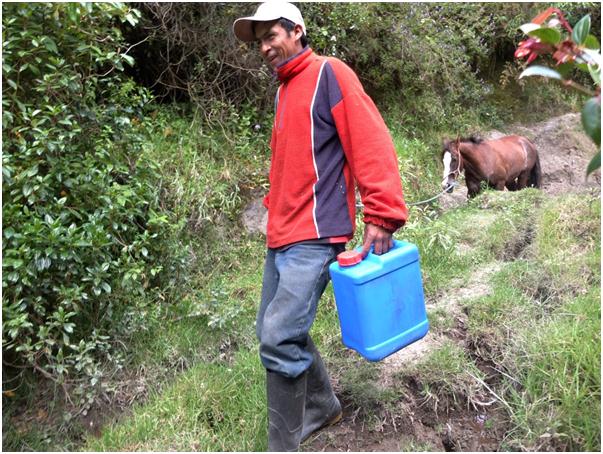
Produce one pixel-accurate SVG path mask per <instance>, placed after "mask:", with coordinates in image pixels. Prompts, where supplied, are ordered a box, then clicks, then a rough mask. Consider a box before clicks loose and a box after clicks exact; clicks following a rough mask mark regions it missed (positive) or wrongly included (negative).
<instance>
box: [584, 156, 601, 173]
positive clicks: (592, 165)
mask: <svg viewBox="0 0 603 454" xmlns="http://www.w3.org/2000/svg"><path fill="white" fill-rule="evenodd" d="M600 167H601V150H599V152H598V153H597V154H596V155H595V156H594V157H593V158H592V159H591V160H590V162H589V163H588V167H587V168H586V175H589V174H590V173H592V172H594V171H595V170H597V169H599V168H600Z"/></svg>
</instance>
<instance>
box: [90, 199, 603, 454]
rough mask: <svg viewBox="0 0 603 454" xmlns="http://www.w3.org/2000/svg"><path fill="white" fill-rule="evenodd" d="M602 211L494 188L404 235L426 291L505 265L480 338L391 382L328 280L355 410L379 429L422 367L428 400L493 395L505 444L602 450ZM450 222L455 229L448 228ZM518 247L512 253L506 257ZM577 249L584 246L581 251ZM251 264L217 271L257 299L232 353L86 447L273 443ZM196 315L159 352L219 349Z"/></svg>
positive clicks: (462, 403) (466, 400)
mask: <svg viewBox="0 0 603 454" xmlns="http://www.w3.org/2000/svg"><path fill="white" fill-rule="evenodd" d="M484 212H488V214H484ZM492 213H494V214H495V216H492ZM563 216H571V218H572V219H579V220H580V226H577V225H576V226H568V225H567V223H564V222H560V221H561V219H560V218H562V217H563ZM599 219H600V209H599V208H598V206H597V204H596V203H595V201H593V200H590V199H589V198H588V197H586V196H582V197H580V196H566V197H558V198H554V199H550V200H545V199H543V197H542V196H541V195H540V194H539V193H538V192H537V191H522V192H520V193H494V192H487V193H486V194H484V195H483V196H480V197H478V198H477V199H476V200H475V201H473V202H471V203H470V204H468V205H467V206H466V207H464V208H460V209H458V210H455V211H452V212H448V213H446V214H444V215H442V216H441V217H439V218H438V219H433V220H431V221H425V220H423V222H426V224H424V225H425V229H423V230H422V229H420V225H417V227H416V228H414V229H411V230H410V232H405V233H410V236H412V237H413V239H414V240H416V241H417V242H418V243H421V242H423V244H424V245H425V247H424V248H423V249H422V260H423V273H424V276H425V277H426V280H429V281H431V282H432V286H431V287H427V286H426V287H427V296H428V297H430V295H431V296H433V295H436V294H438V292H442V291H443V290H444V289H446V288H447V286H450V285H454V282H461V285H463V284H462V283H463V282H465V281H463V279H460V278H459V276H460V277H462V276H463V275H465V274H467V273H469V274H470V273H472V272H475V270H477V269H479V268H480V267H483V266H486V265H489V264H491V263H493V262H497V263H499V264H500V270H499V271H497V272H495V273H494V274H493V275H492V276H491V277H490V285H491V286H492V291H491V292H489V293H488V294H487V295H484V296H480V297H478V298H474V299H469V300H464V301H461V302H460V304H461V305H462V307H464V308H465V313H466V316H467V325H466V329H467V334H466V336H467V340H466V345H470V346H472V348H471V349H470V350H467V349H465V348H464V347H463V346H462V345H460V344H458V343H455V342H453V341H447V342H444V343H443V344H442V345H441V346H440V347H439V348H437V349H436V350H435V351H433V352H431V353H430V354H429V355H427V356H426V357H425V358H424V360H423V361H422V362H420V363H419V364H417V365H416V366H413V367H412V368H407V369H406V370H404V372H403V373H402V375H401V376H399V377H398V378H399V379H400V380H399V382H398V383H397V384H394V385H393V386H392V387H391V388H388V389H384V388H382V387H381V386H380V385H379V384H378V380H377V379H378V373H379V371H378V368H377V367H376V366H375V365H374V364H371V363H367V362H365V361H364V360H362V359H361V358H359V357H358V355H355V354H353V353H351V352H349V351H346V350H344V349H342V348H341V341H340V338H339V329H338V320H337V315H336V310H335V304H334V298H333V294H332V290H331V288H330V287H329V288H328V289H327V292H326V294H325V296H324V297H323V300H322V302H321V305H320V306H319V311H318V317H317V320H316V323H315V324H314V327H313V330H312V335H313V337H314V339H315V341H316V343H317V344H318V346H319V348H320V350H321V351H322V352H323V356H324V357H325V361H326V362H327V364H328V366H329V369H330V370H331V373H332V374H333V375H334V376H336V377H338V382H339V389H340V392H341V393H342V395H344V396H347V397H346V399H348V400H349V401H350V403H351V404H352V405H353V406H354V408H361V409H362V410H363V411H362V414H361V417H363V418H365V420H366V421H367V423H368V425H369V426H370V421H372V420H374V421H378V420H379V416H380V414H381V412H383V411H387V412H390V413H391V412H392V411H395V409H396V405H399V403H400V402H402V401H403V400H404V395H405V394H404V393H405V392H408V390H407V389H406V388H405V384H404V383H405V380H404V378H405V377H409V376H412V377H413V379H414V380H416V381H417V382H418V383H419V384H420V390H421V394H422V397H423V399H424V401H425V402H426V403H427V404H428V405H430V406H431V408H433V410H434V411H437V412H440V413H446V411H448V410H449V409H451V408H458V407H466V406H467V405H468V404H470V403H471V402H484V401H488V400H490V399H491V398H492V394H491V393H492V392H494V393H496V396H497V397H498V398H499V399H500V400H499V402H498V403H499V405H500V406H501V408H503V409H504V411H505V412H506V414H507V417H508V421H509V427H510V428H511V429H510V430H509V431H508V432H507V434H506V436H505V440H504V444H503V445H502V448H507V449H528V450H547V449H551V450H553V449H554V450H557V449H571V450H595V451H596V450H598V448H599V447H600V397H601V396H600V305H599V298H600V276H599V271H598V269H597V268H596V266H595V265H597V264H598V263H599V262H598V261H597V258H598V257H600V246H599V244H600V232H599V227H598V225H599ZM450 224H451V225H454V226H455V228H454V229H448V228H447V225H450ZM476 225H480V227H479V228H478V227H476ZM528 226H530V228H529V229H528V228H527V227H528ZM434 232H439V233H440V234H441V235H442V238H448V240H447V241H449V242H450V243H451V244H452V245H456V244H458V242H459V240H460V239H461V238H465V239H466V240H467V241H468V242H469V243H470V244H472V245H473V247H472V248H470V249H465V250H463V251H459V249H458V248H457V247H456V246H454V247H450V248H449V249H447V248H446V247H444V245H443V242H444V240H442V239H440V240H436V241H437V242H436V241H433V242H432V244H431V245H429V235H430V234H433V233H434ZM517 244H521V247H520V248H518V247H516V245H517ZM243 247H244V246H243ZM247 247H248V248H249V249H243V250H247V251H249V252H252V251H253V252H257V251H258V250H259V249H260V248H261V247H262V246H261V245H260V244H257V245H254V246H249V245H248V246H247ZM506 250H511V251H513V254H507V253H504V251H506ZM567 250H571V251H573V253H572V254H571V255H570V256H569V257H568V256H567V254H566V252H565V251H567ZM233 256H236V254H234V255H233ZM442 257H448V260H449V263H453V264H455V265H458V267H459V268H458V270H457V271H456V272H453V273H450V272H448V271H449V270H446V269H444V268H442V267H441V266H439V265H438V261H439V260H441V259H442ZM239 260H240V264H239V267H237V268H236V271H238V272H232V273H228V276H229V278H228V279H224V278H223V277H220V276H221V275H220V274H218V273H216V274H214V275H213V276H212V278H211V279H209V280H208V285H209V287H210V288H213V287H216V286H217V287H219V288H222V289H223V290H224V292H225V296H224V303H225V304H233V303H234V302H235V301H238V299H237V295H239V294H240V289H241V288H247V293H245V292H244V294H246V295H247V297H248V299H245V298H244V302H243V303H242V304H243V306H244V307H245V308H246V309H245V310H244V312H243V313H242V315H241V316H240V318H239V316H237V317H235V319H234V320H236V323H235V325H239V323H240V324H245V325H246V326H240V325H239V326H234V327H231V328H228V327H225V328H223V329H224V331H221V330H218V332H219V333H230V334H229V335H230V336H231V339H232V340H233V342H234V346H231V350H232V351H233V354H232V355H231V357H230V358H227V359H225V360H219V358H218V360H217V361H215V360H214V361H211V355H210V356H203V355H198V354H197V356H195V354H192V357H193V358H196V359H195V361H194V362H196V364H193V365H192V367H191V368H190V369H188V370H185V371H184V372H182V373H181V374H180V375H179V376H178V378H177V380H175V382H174V383H171V384H168V385H167V386H166V387H165V388H163V389H162V390H161V392H158V393H157V394H155V395H154V396H153V397H151V398H150V399H149V400H148V401H147V402H146V403H144V404H142V405H140V406H139V407H137V408H136V409H135V410H134V412H133V415H132V416H131V417H127V418H125V419H124V420H123V421H122V422H119V423H117V424H115V425H113V426H111V427H108V428H106V429H105V430H104V431H103V434H102V436H101V437H100V438H98V439H94V438H90V439H89V440H88V443H87V444H86V449H91V450H102V451H105V450H112V451H113V450H145V451H147V450H148V451H155V450H212V451H223V450H237V451H241V450H244V451H246V450H262V449H264V448H265V443H266V439H265V436H266V435H265V434H266V421H265V402H264V399H265V398H264V389H263V383H264V382H263V370H262V368H261V365H260V363H259V360H258V358H257V353H256V351H255V348H254V347H253V341H252V340H249V338H248V337H247V339H248V342H242V343H240V344H238V343H237V342H238V340H237V339H238V336H237V329H238V328H240V330H241V332H243V333H244V332H247V333H249V330H250V328H251V326H252V316H253V307H252V306H253V305H254V301H255V300H256V299H257V297H258V293H257V292H258V289H259V285H260V275H261V270H260V268H261V262H262V257H261V256H258V255H255V254H243V255H240V256H239ZM434 283H437V285H434ZM254 289H255V290H254ZM453 289H454V287H452V288H448V290H447V291H451V290H453ZM539 289H540V290H539ZM545 289H548V293H547V292H545ZM553 294H554V298H553V297H552V296H551V295H553ZM247 297H246V298H247ZM431 316H433V318H434V320H435V321H436V323H434V324H433V325H432V331H434V332H442V333H443V332H445V331H446V330H448V329H449V328H450V324H451V323H452V322H451V320H450V319H449V318H447V317H446V316H445V313H442V311H441V310H440V312H436V313H434V314H430V317H431ZM200 320H201V319H200ZM203 320H204V322H205V323H207V321H208V319H207V318H205V319H203ZM438 320H439V322H438ZM189 323H190V325H188V324H189ZM196 323H198V322H191V321H186V320H181V321H179V322H177V323H175V324H174V328H169V329H167V330H166V331H165V333H163V334H159V333H158V334H159V337H158V339H157V341H156V342H153V341H152V340H151V339H150V338H149V344H148V345H149V348H151V346H153V345H156V346H159V345H164V346H165V345H170V347H169V348H168V347H164V348H163V350H161V348H159V347H154V348H151V350H155V351H161V354H160V355H159V357H161V358H163V359H164V360H165V359H166V358H168V357H170V356H174V355H177V354H182V352H185V354H186V352H189V353H188V354H189V356H190V355H191V353H190V352H191V351H193V350H195V349H203V348H206V347H207V345H212V340H211V339H212V338H211V336H208V337H204V339H203V340H202V341H201V340H199V339H196V338H195V330H196V329H198V330H199V331H201V332H207V326H205V327H203V326H202V325H197V324H196ZM178 327H181V328H183V329H182V331H180V332H181V338H180V339H176V336H177V333H178V332H179V330H178V329H177V328H178ZM241 336H242V338H246V336H249V334H242V335H241ZM198 337H199V336H197V338H198ZM218 338H219V336H218ZM207 341H209V342H207ZM190 342H192V343H190ZM141 345H142V344H141ZM214 345H215V344H214ZM214 359H215V358H214ZM208 360H210V361H209V362H208ZM480 361H487V362H489V363H490V364H493V365H495V366H496V367H497V368H499V370H501V371H503V372H504V373H505V374H504V375H501V376H500V377H499V379H498V380H497V381H496V383H495V384H492V383H491V387H490V388H489V389H488V388H486V387H485V386H484V383H485V382H486V381H487V380H488V377H487V376H486V375H485V374H484V372H483V371H482V370H481V369H480V368H479V367H478V366H479V362H480ZM411 445H412V443H411ZM409 446H410V445H409ZM407 448H408V447H407ZM401 449H402V448H401ZM405 449H406V448H405Z"/></svg>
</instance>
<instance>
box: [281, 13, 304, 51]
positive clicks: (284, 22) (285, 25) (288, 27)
mask: <svg viewBox="0 0 603 454" xmlns="http://www.w3.org/2000/svg"><path fill="white" fill-rule="evenodd" d="M278 23H279V25H280V26H281V27H283V28H284V29H285V30H287V32H288V33H291V32H292V31H293V29H294V28H295V23H294V22H293V21H290V20H289V19H285V18H284V17H281V18H280V19H279V20H278ZM300 41H301V45H302V47H306V46H307V45H308V37H307V36H306V34H305V33H302V36H301V39H300Z"/></svg>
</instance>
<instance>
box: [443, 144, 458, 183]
mask: <svg viewBox="0 0 603 454" xmlns="http://www.w3.org/2000/svg"><path fill="white" fill-rule="evenodd" d="M442 161H443V162H444V174H443V177H442V189H444V190H445V189H447V188H448V187H450V189H449V190H448V192H452V189H453V188H452V187H451V185H452V183H454V177H455V175H454V171H453V170H452V169H451V164H452V153H450V151H448V150H446V151H445V152H444V156H443V157H442Z"/></svg>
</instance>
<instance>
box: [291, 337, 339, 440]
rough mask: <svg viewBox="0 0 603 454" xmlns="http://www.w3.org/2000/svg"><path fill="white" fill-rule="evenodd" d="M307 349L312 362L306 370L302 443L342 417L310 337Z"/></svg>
mask: <svg viewBox="0 0 603 454" xmlns="http://www.w3.org/2000/svg"><path fill="white" fill-rule="evenodd" d="M307 348H308V350H309V351H310V352H312V355H313V356H314V360H313V361H312V365H311V366H310V368H309V369H308V385H307V391H306V410H305V413H304V428H303V430H302V435H301V441H302V442H303V441H304V440H306V439H307V438H308V437H309V436H310V435H312V434H313V433H314V432H316V431H317V430H319V429H322V428H323V427H326V426H330V425H332V424H335V423H337V422H339V421H340V420H341V416H342V410H341V404H340V403H339V400H338V399H337V397H336V396H335V393H334V392H333V388H332V387H331V382H330V381H329V374H328V373H327V369H326V367H325V365H324V363H323V361H322V358H321V357H320V353H318V350H317V349H316V346H315V345H314V343H313V342H312V339H310V337H308V347H307Z"/></svg>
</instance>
